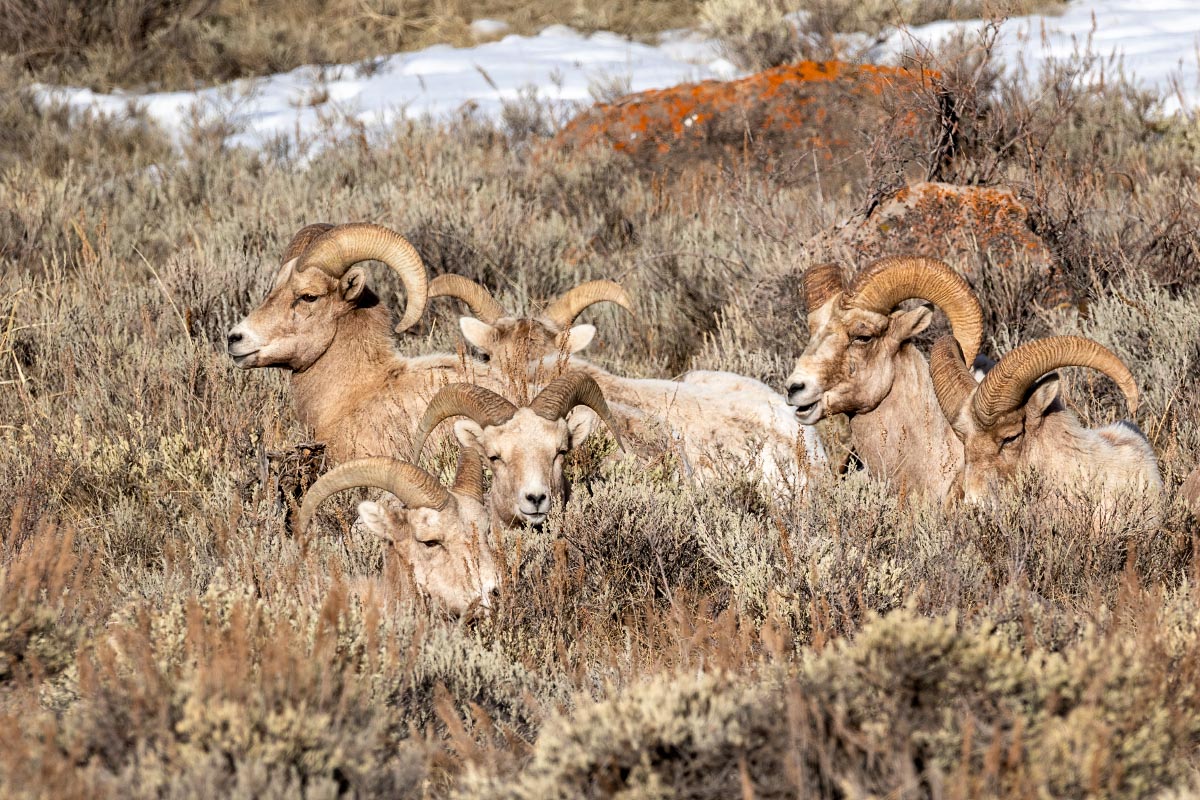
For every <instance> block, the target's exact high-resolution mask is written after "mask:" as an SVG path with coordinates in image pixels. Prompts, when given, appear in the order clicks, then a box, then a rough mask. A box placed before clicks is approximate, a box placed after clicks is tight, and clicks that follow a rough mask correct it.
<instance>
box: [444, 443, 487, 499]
mask: <svg viewBox="0 0 1200 800" xmlns="http://www.w3.org/2000/svg"><path fill="white" fill-rule="evenodd" d="M450 488H451V490H452V491H455V492H458V493H459V494H465V495H466V496H467V497H470V498H473V499H475V500H478V501H479V502H480V503H482V502H483V459H482V458H480V457H479V454H478V453H476V452H475V451H473V450H467V449H465V448H464V449H461V450H459V451H458V468H457V469H456V470H455V471H454V485H453V486H451V487H450Z"/></svg>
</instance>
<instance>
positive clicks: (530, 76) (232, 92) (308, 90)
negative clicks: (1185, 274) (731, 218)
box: [39, 0, 1200, 147]
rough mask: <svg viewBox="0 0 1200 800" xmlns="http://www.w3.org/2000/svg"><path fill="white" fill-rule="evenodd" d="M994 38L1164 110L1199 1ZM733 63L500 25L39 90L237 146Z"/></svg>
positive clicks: (1102, 9) (1191, 95)
mask: <svg viewBox="0 0 1200 800" xmlns="http://www.w3.org/2000/svg"><path fill="white" fill-rule="evenodd" d="M985 24H986V23H985V22H983V21H972V22H961V23H952V22H938V23H933V24H931V25H924V26H921V27H918V28H913V29H911V30H905V31H898V32H895V33H893V34H892V35H891V36H890V37H888V38H887V39H886V40H885V41H884V42H883V44H881V45H879V46H877V47H875V48H873V49H872V50H871V51H869V52H870V57H871V60H874V61H877V62H895V61H896V60H897V59H898V58H899V56H900V54H902V53H903V52H904V51H906V50H911V49H916V48H919V47H921V46H929V45H934V44H937V43H938V42H941V41H944V40H945V39H947V38H948V37H950V36H951V35H953V34H954V33H955V32H956V31H960V30H966V31H979V30H981V29H982V28H983V27H984V25H985ZM500 26H503V23H500V22H498V21H496V20H476V21H475V22H474V23H473V24H472V29H473V30H476V31H477V35H479V32H481V31H482V32H486V35H488V36H492V35H499V34H501V33H503V29H502V28H501V27H500ZM860 38H861V37H860ZM854 40H855V37H854V36H851V37H848V39H847V41H848V42H851V41H854ZM999 50H1000V55H1001V57H1002V58H1004V59H1005V61H1006V63H1009V64H1014V65H1015V64H1023V65H1024V66H1025V67H1026V68H1028V69H1029V70H1030V71H1031V72H1032V73H1034V74H1036V73H1037V72H1038V71H1039V70H1041V69H1042V68H1044V66H1045V65H1046V64H1047V63H1048V62H1049V61H1050V60H1062V59H1066V58H1070V57H1072V56H1074V55H1077V54H1079V53H1081V52H1084V51H1087V50H1090V52H1092V53H1093V54H1095V55H1097V56H1100V57H1101V58H1102V59H1106V60H1105V61H1103V62H1101V63H1100V64H1099V65H1098V66H1096V67H1094V71H1097V74H1096V75H1094V76H1093V77H1098V75H1099V72H1098V71H1099V70H1101V69H1106V70H1109V71H1110V73H1109V74H1111V70H1113V69H1115V68H1117V67H1116V65H1115V64H1114V62H1112V61H1107V59H1109V57H1110V56H1116V58H1118V59H1119V65H1120V67H1119V68H1121V69H1123V70H1124V72H1125V73H1126V74H1129V75H1132V76H1134V77H1135V78H1136V80H1137V81H1138V82H1140V84H1141V85H1143V86H1145V87H1147V88H1152V89H1157V90H1160V91H1163V92H1166V93H1169V95H1168V97H1167V99H1166V104H1165V108H1164V111H1165V112H1166V113H1174V112H1176V111H1181V110H1182V111H1190V110H1193V109H1195V108H1197V107H1198V106H1200V59H1198V56H1197V53H1198V52H1200V0H1074V1H1073V2H1071V3H1070V4H1069V5H1068V6H1067V7H1066V9H1065V11H1064V12H1063V13H1062V14H1061V15H1060V16H1029V17H1020V18H1016V19H1012V20H1009V21H1008V22H1007V23H1005V25H1004V26H1003V28H1002V29H1001V36H1000V41H999ZM738 75H739V71H738V69H737V68H736V67H735V66H734V65H733V64H732V63H730V62H729V61H728V60H727V59H725V58H724V57H723V56H722V54H721V50H720V46H719V44H718V43H716V42H714V41H713V40H711V39H708V38H706V37H704V36H703V35H701V34H698V33H696V32H694V31H669V32H667V33H665V34H663V35H662V36H661V37H660V40H659V43H658V44H657V45H649V44H642V43H638V42H632V41H630V40H628V39H625V38H623V37H621V36H618V35H616V34H612V33H604V32H600V33H595V34H592V35H590V36H588V35H584V34H582V33H579V32H578V31H575V30H572V29H571V28H568V27H566V26H563V25H553V26H551V27H549V28H546V29H545V30H543V31H542V32H541V33H540V34H538V35H537V36H516V35H508V36H505V37H504V38H502V39H500V40H498V41H493V42H487V43H484V44H480V45H477V46H475V47H468V48H454V47H449V46H446V45H437V46H434V47H430V48H427V49H425V50H420V51H417V52H411V53H400V54H398V55H394V56H390V57H387V58H382V59H377V60H373V61H370V62H364V63H363V64H359V65H342V66H334V67H314V66H308V67H300V68H299V69H296V70H293V71H291V72H288V73H284V74H280V75H273V76H270V77H266V78H256V79H247V80H240V81H235V82H233V83H230V84H226V85H224V86H217V87H212V88H208V89H202V90H200V91H196V92H163V93H152V94H135V93H128V92H114V93H112V94H96V93H93V92H91V91H89V90H87V89H72V88H60V87H41V88H40V90H39V91H40V96H41V98H42V99H43V100H48V99H55V100H59V101H62V102H64V103H66V104H67V105H69V106H70V107H72V108H75V109H85V108H87V109H94V110H97V111H100V112H102V113H107V114H114V115H121V114H123V113H125V112H126V111H127V110H128V109H129V108H130V107H131V106H134V105H136V106H137V107H140V108H142V109H144V110H145V111H146V113H147V114H148V115H149V116H150V117H151V118H153V119H154V120H156V121H157V122H159V123H160V124H161V125H162V126H163V127H164V128H166V129H167V130H168V131H171V132H173V133H174V134H175V135H176V136H181V135H182V134H183V133H184V132H185V131H186V130H187V129H188V127H189V126H190V125H192V124H195V123H196V122H197V121H203V120H221V121H222V122H223V123H228V124H230V125H232V127H233V129H234V130H236V131H237V132H236V133H234V134H233V135H232V136H231V137H230V141H231V143H232V144H242V145H248V146H252V147H261V146H263V145H265V144H267V143H270V142H272V141H277V140H279V139H281V138H282V139H286V140H296V139H311V138H313V137H314V135H315V134H317V133H319V132H320V131H322V130H327V129H334V130H345V129H346V128H347V127H348V126H349V125H352V124H356V125H361V126H363V127H364V128H365V129H366V130H367V132H368V133H370V132H374V131H384V130H386V129H387V128H388V127H390V126H391V125H393V124H394V123H396V122H397V121H399V120H401V119H405V118H410V119H411V118H422V117H429V118H432V119H435V120H444V119H448V118H451V117H453V116H454V115H455V114H459V113H462V112H463V111H465V110H469V111H470V112H471V113H474V114H477V115H481V116H483V117H486V118H491V119H499V118H500V117H501V114H502V113H503V110H504V106H505V104H506V103H509V102H514V101H520V100H522V99H525V98H529V97H534V98H536V99H538V100H541V101H543V102H547V103H549V104H550V106H551V107H552V109H554V110H555V111H556V113H557V114H559V115H565V114H567V113H570V112H571V111H573V110H574V107H575V106H579V105H587V104H590V103H591V102H592V101H593V96H594V95H597V94H604V93H606V92H611V91H613V90H614V87H615V89H616V90H619V91H630V92H638V91H644V90H647V89H659V88H665V87H668V86H673V85H675V84H679V83H685V82H694V81H700V80H705V79H709V78H717V79H722V80H728V79H730V78H734V77H737V76H738Z"/></svg>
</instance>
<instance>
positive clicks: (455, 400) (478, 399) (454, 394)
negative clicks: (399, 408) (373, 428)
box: [413, 383, 517, 461]
mask: <svg viewBox="0 0 1200 800" xmlns="http://www.w3.org/2000/svg"><path fill="white" fill-rule="evenodd" d="M516 412H517V407H516V406H514V405H513V404H512V403H510V402H508V401H507V400H505V399H504V398H503V397H501V396H500V395H498V394H496V393H495V392H493V391H492V390H491V389H485V388H483V387H482V386H476V385H475V384H473V383H452V384H450V385H449V386H445V387H443V388H442V390H441V391H440V392H438V393H437V394H435V395H434V396H433V399H432V400H430V401H429V407H428V408H426V409H425V414H424V416H422V417H421V423H420V424H419V425H418V426H417V430H416V432H415V433H414V434H413V461H416V460H418V459H419V458H420V457H421V450H422V449H423V448H424V447H425V440H426V439H428V438H429V434H430V433H432V432H433V429H434V428H436V427H437V426H438V425H440V424H442V421H443V420H446V419H449V418H450V417H458V416H463V417H470V418H471V419H473V420H475V422H476V423H477V424H479V425H480V426H481V427H484V428H486V427H488V426H489V425H501V424H503V423H505V422H508V421H509V420H510V419H512V415H513V414H515V413H516Z"/></svg>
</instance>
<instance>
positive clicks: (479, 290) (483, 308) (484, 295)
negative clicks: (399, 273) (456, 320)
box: [429, 275, 507, 325]
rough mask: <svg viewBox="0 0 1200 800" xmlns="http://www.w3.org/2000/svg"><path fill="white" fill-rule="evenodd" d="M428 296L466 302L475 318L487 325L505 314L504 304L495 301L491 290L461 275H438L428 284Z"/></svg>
mask: <svg viewBox="0 0 1200 800" xmlns="http://www.w3.org/2000/svg"><path fill="white" fill-rule="evenodd" d="M429 296H430V297H431V298H432V297H457V298H458V299H459V300H462V301H463V302H464V303H466V304H467V306H468V307H469V308H470V309H471V313H472V314H474V315H475V317H476V318H477V319H480V320H482V321H483V322H486V323H487V324H488V325H491V324H493V323H495V322H496V320H498V319H500V318H501V317H504V316H507V313H506V312H505V310H504V306H502V305H500V304H499V303H498V302H496V298H494V297H492V293H491V292H489V291H488V290H487V289H485V288H483V286H481V285H479V284H478V283H476V282H475V281H473V280H471V279H470V278H464V277H463V276H462V275H438V276H437V277H436V278H434V279H433V281H432V282H431V283H430V284H429Z"/></svg>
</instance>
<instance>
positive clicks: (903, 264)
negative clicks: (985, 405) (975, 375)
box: [843, 256, 983, 364]
mask: <svg viewBox="0 0 1200 800" xmlns="http://www.w3.org/2000/svg"><path fill="white" fill-rule="evenodd" d="M913 298H919V299H921V300H927V301H929V302H931V303H933V304H934V305H936V306H937V307H938V308H940V309H941V310H942V311H943V312H944V313H945V314H946V316H947V317H949V319H950V328H951V330H953V331H954V338H955V339H957V340H958V345H959V347H961V348H962V351H963V357H964V359H965V361H966V362H967V363H968V364H969V363H971V362H972V361H974V360H975V356H977V355H978V354H979V345H980V344H981V343H982V341H983V309H981V308H980V306H979V299H978V298H977V297H976V296H975V292H973V291H972V290H971V286H970V284H968V283H967V282H966V280H964V279H963V277H962V276H961V275H959V274H958V273H957V272H955V271H954V270H953V269H951V268H950V267H949V266H948V265H947V264H945V263H944V262H942V261H938V260H937V259H935V258H920V257H908V256H895V257H892V258H882V259H880V260H878V261H876V262H875V263H873V264H871V265H870V266H869V267H867V268H866V269H865V270H863V271H862V272H860V273H859V274H858V275H856V276H855V278H854V280H853V282H851V284H850V288H849V289H848V290H847V292H846V297H845V299H844V301H843V302H844V303H845V305H846V306H847V307H854V308H864V309H867V310H869V311H874V312H876V313H878V314H888V313H891V311H892V309H894V308H895V307H896V306H897V305H899V304H900V303H902V302H904V301H905V300H911V299H913Z"/></svg>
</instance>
